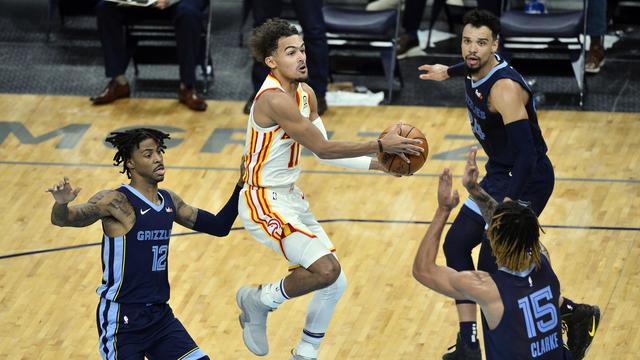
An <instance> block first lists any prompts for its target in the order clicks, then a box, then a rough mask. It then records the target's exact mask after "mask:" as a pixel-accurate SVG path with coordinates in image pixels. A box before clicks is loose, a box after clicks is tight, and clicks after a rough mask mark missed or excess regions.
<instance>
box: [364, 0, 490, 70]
mask: <svg viewBox="0 0 640 360" xmlns="http://www.w3.org/2000/svg"><path fill="white" fill-rule="evenodd" d="M435 1H438V0H435ZM390 3H394V2H393V1H390V0H377V1H374V2H371V3H370V4H369V5H368V7H367V9H368V10H381V9H382V8H383V7H387V8H388V6H389V5H390ZM477 3H478V9H481V10H487V11H489V12H491V13H492V14H494V15H496V16H500V7H501V6H502V1H501V0H478V1H477ZM395 4H396V5H397V1H395ZM426 6H427V0H406V1H405V3H404V12H403V15H402V27H403V28H404V34H402V35H400V38H399V39H398V52H397V54H398V59H404V58H405V57H407V53H408V52H409V50H411V49H413V48H415V47H417V46H419V45H420V42H419V41H418V30H419V29H420V22H421V21H422V16H423V15H424V9H425V7H426Z"/></svg>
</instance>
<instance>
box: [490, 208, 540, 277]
mask: <svg viewBox="0 0 640 360" xmlns="http://www.w3.org/2000/svg"><path fill="white" fill-rule="evenodd" d="M541 230H542V227H540V223H539V222H538V217H537V216H536V214H535V213H534V212H533V210H531V209H530V208H528V207H526V206H523V205H522V204H519V203H518V202H516V201H507V202H504V203H502V204H500V205H498V207H497V208H496V210H495V212H494V214H493V217H492V218H491V224H490V225H489V229H488V230H487V236H488V237H489V241H490V243H491V249H492V250H493V254H494V255H495V257H496V263H497V264H498V266H505V267H507V268H508V269H510V270H513V271H524V270H526V269H527V268H528V267H529V266H530V264H531V262H532V261H533V263H535V265H536V266H537V267H539V266H540V261H541V260H540V259H541V255H540V254H541V246H540V231H541ZM542 231H543V232H544V230H542Z"/></svg>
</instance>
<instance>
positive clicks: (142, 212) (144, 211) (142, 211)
mask: <svg viewBox="0 0 640 360" xmlns="http://www.w3.org/2000/svg"><path fill="white" fill-rule="evenodd" d="M149 210H151V208H148V209H147V210H142V209H140V215H144V214H146V213H147V212H149Z"/></svg>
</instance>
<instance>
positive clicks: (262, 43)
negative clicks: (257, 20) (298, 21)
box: [249, 18, 299, 63]
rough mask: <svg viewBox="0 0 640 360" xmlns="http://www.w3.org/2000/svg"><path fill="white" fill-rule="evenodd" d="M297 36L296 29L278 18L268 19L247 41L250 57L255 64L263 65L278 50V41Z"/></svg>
mask: <svg viewBox="0 0 640 360" xmlns="http://www.w3.org/2000/svg"><path fill="white" fill-rule="evenodd" d="M298 34H299V32H298V29H296V27H295V26H293V25H291V24H289V23H288V22H287V21H285V20H282V19H278V18H273V19H269V20H267V22H265V23H264V24H262V25H260V26H258V27H257V28H256V29H255V30H254V31H253V34H251V39H250V40H249V49H250V50H251V55H253V57H254V58H255V59H256V61H257V62H259V63H263V62H264V59H266V58H267V57H269V56H271V55H273V54H274V53H275V52H276V50H278V40H280V39H281V38H285V37H289V36H292V35H298Z"/></svg>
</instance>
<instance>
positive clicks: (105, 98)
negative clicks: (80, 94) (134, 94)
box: [91, 80, 130, 105]
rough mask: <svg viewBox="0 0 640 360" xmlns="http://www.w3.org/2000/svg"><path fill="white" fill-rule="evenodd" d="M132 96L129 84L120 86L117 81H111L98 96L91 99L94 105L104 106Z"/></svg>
mask: <svg viewBox="0 0 640 360" xmlns="http://www.w3.org/2000/svg"><path fill="white" fill-rule="evenodd" d="M129 96H130V91H129V84H128V83H125V84H124V85H120V84H118V82H117V81H115V80H111V81H109V83H108V84H107V87H105V88H104V90H103V91H102V93H101V94H100V95H98V96H94V97H91V102H93V105H104V104H109V103H112V102H114V101H116V100H118V99H122V98H128V97H129Z"/></svg>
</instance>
